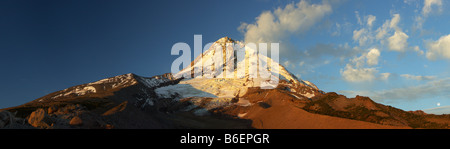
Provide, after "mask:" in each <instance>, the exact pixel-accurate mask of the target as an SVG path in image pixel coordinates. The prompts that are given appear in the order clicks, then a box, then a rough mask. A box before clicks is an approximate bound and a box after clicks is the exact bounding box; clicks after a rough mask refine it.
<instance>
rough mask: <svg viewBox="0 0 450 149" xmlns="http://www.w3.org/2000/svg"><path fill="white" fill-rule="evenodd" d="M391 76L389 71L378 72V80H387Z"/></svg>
mask: <svg viewBox="0 0 450 149" xmlns="http://www.w3.org/2000/svg"><path fill="white" fill-rule="evenodd" d="M390 76H391V73H380V77H379V78H380V80H388V79H389V77H390Z"/></svg>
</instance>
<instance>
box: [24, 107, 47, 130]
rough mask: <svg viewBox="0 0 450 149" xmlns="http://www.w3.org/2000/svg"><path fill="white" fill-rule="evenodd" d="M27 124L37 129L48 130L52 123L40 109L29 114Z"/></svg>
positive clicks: (45, 112)
mask: <svg viewBox="0 0 450 149" xmlns="http://www.w3.org/2000/svg"><path fill="white" fill-rule="evenodd" d="M28 123H29V124H30V125H31V126H33V127H37V128H50V127H51V126H50V125H51V124H52V121H51V119H50V117H49V116H48V114H47V111H45V110H44V109H42V108H40V109H37V110H36V111H34V112H32V113H31V114H30V117H29V118H28Z"/></svg>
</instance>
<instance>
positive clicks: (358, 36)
mask: <svg viewBox="0 0 450 149" xmlns="http://www.w3.org/2000/svg"><path fill="white" fill-rule="evenodd" d="M367 34H368V32H367V30H366V29H365V28H362V29H360V30H354V31H353V40H355V41H358V43H359V45H360V46H364V45H365V44H366V42H367V40H369V36H368V35H367Z"/></svg>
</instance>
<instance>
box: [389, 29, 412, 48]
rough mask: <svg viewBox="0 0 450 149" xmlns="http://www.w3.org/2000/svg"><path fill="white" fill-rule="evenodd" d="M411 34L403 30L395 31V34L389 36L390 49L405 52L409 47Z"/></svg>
mask: <svg viewBox="0 0 450 149" xmlns="http://www.w3.org/2000/svg"><path fill="white" fill-rule="evenodd" d="M408 38H409V36H408V35H406V34H405V33H404V32H402V31H395V33H394V35H392V36H391V37H389V38H388V43H389V49H390V50H393V51H397V52H404V51H405V50H406V47H408V42H407V40H408Z"/></svg>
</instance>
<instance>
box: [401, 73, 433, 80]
mask: <svg viewBox="0 0 450 149" xmlns="http://www.w3.org/2000/svg"><path fill="white" fill-rule="evenodd" d="M400 76H401V77H403V78H406V79H413V80H418V81H422V80H434V79H436V76H416V75H410V74H402V75H400Z"/></svg>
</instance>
